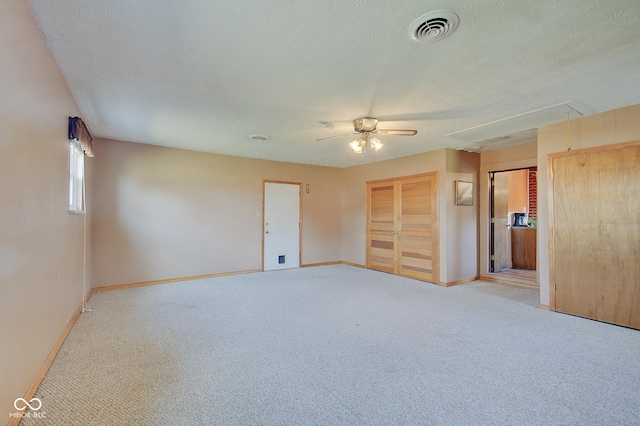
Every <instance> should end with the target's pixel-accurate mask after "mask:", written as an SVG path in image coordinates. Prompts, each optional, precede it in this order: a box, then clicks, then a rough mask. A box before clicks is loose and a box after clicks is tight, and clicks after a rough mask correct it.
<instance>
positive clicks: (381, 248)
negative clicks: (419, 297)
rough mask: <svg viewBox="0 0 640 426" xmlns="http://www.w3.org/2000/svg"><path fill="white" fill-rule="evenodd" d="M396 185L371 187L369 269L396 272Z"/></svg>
mask: <svg viewBox="0 0 640 426" xmlns="http://www.w3.org/2000/svg"><path fill="white" fill-rule="evenodd" d="M395 187H396V184H395V183H394V182H384V183H379V184H370V185H369V191H368V195H369V232H368V238H367V239H368V252H369V253H368V254H369V255H368V262H367V267H368V268H371V269H375V270H377V271H382V272H389V273H391V274H394V273H397V271H396V266H395V265H396V257H397V255H396V230H395V226H396V206H395V205H396V199H395V198H396V197H395V194H396V189H395Z"/></svg>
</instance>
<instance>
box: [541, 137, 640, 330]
mask: <svg viewBox="0 0 640 426" xmlns="http://www.w3.org/2000/svg"><path fill="white" fill-rule="evenodd" d="M625 146H628V144H627V145H625ZM607 149H608V150H607ZM550 162H551V163H550V166H551V171H552V174H551V176H552V179H551V188H550V189H551V191H552V192H551V207H552V209H551V217H550V224H551V226H552V233H551V248H552V252H551V256H552V269H551V280H552V281H551V283H552V285H553V284H555V289H556V290H555V308H556V310H557V311H559V312H565V313H568V314H573V315H578V316H582V317H586V318H591V319H595V320H599V321H604V322H609V323H613V324H619V325H624V326H627V327H633V328H639V329H640V214H639V212H640V143H636V144H634V145H633V146H631V147H628V148H620V149H617V150H611V148H606V147H603V148H602V150H584V151H583V152H582V153H581V152H580V151H577V152H575V151H574V152H573V153H570V154H565V155H561V156H552V159H551V160H550ZM552 291H553V288H552ZM552 300H553V299H552Z"/></svg>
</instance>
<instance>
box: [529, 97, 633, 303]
mask: <svg viewBox="0 0 640 426" xmlns="http://www.w3.org/2000/svg"><path fill="white" fill-rule="evenodd" d="M638 117H640V105H634V106H630V107H626V108H621V109H617V110H613V111H608V112H604V113H601V114H596V115H593V116H589V117H583V118H580V119H576V120H571V145H572V149H573V150H579V149H583V148H591V147H595V146H602V145H611V144H614V143H621V142H631V141H636V140H640V120H638ZM567 135H568V132H567V123H560V124H556V125H553V126H547V127H542V128H540V129H539V130H538V272H539V276H540V303H542V304H543V305H548V304H549V289H550V283H549V210H548V209H549V203H548V196H549V187H548V180H547V156H548V155H549V154H552V153H556V152H562V151H566V149H567V146H568V140H567Z"/></svg>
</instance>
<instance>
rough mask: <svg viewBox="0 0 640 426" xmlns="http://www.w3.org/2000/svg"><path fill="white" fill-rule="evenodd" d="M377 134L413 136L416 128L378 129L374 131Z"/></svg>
mask: <svg viewBox="0 0 640 426" xmlns="http://www.w3.org/2000/svg"><path fill="white" fill-rule="evenodd" d="M376 133H377V134H379V135H391V136H413V135H415V134H416V133H418V131H417V130H401V129H388V130H384V129H378V131H377V132H376Z"/></svg>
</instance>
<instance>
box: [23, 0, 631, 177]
mask: <svg viewBox="0 0 640 426" xmlns="http://www.w3.org/2000/svg"><path fill="white" fill-rule="evenodd" d="M28 1H29V4H30V6H31V8H32V10H33V12H34V15H35V17H36V20H37V21H38V23H39V25H40V27H41V29H42V31H43V33H44V35H45V37H46V39H47V42H48V44H49V46H50V48H51V51H52V52H53V54H54V56H55V58H56V60H57V61H58V64H59V65H60V68H61V69H62V72H63V74H64V75H65V78H66V80H67V82H68V84H69V87H70V88H71V91H72V93H73V95H74V97H75V99H76V101H77V103H78V106H79V108H80V110H81V111H82V114H83V116H84V118H85V121H86V122H87V124H88V126H89V128H90V129H91V131H92V133H93V134H94V135H95V136H98V137H104V138H112V139H120V140H125V141H131V142H141V143H148V144H156V145H163V146H172V147H179V148H186V149H191V150H198V151H206V152H215V153H221V154H229V155H236V156H244V157H253V158H263V159H270V160H279V161H287V162H296V163H306V164H317V165H327V166H337V167H346V166H351V165H356V164H363V163H369V162H374V161H380V160H385V159H390V158H396V157H402V156H406V155H411V154H416V153H421V152H425V151H431V150H435V149H439V148H444V147H448V148H456V149H457V148H463V147H464V148H466V147H471V146H480V145H481V144H482V142H477V141H474V142H473V143H471V142H470V141H463V140H461V139H460V138H456V137H454V136H445V135H449V134H452V133H454V134H455V133H456V132H460V131H463V130H465V129H471V128H475V127H477V126H480V127H481V128H482V129H483V130H484V133H483V134H484V135H485V136H486V137H485V139H490V138H496V137H500V136H503V135H504V134H501V133H500V132H501V129H500V128H496V129H495V131H494V133H495V134H492V129H491V127H490V126H491V125H487V126H486V127H483V125H485V124H487V123H494V122H497V121H499V122H501V123H504V119H506V118H507V117H513V116H519V117H520V118H522V117H524V118H528V119H525V120H520V121H521V122H518V123H516V124H515V125H514V126H515V127H514V126H512V129H511V130H512V132H519V131H524V130H529V129H533V128H536V127H538V126H540V125H545V124H550V123H549V122H541V121H540V118H539V117H538V116H537V115H535V114H532V115H528V113H529V112H530V111H535V110H540V109H545V108H547V107H550V106H553V105H558V104H567V105H569V107H571V108H572V109H574V110H576V111H578V112H580V113H581V114H583V115H587V114H593V113H596V112H602V111H606V110H610V109H614V108H618V107H623V106H627V105H632V104H636V103H640V21H639V16H640V2H639V1H637V0H582V1H565V0H532V1H525V0H519V1H513V0H464V1H456V0H451V1H434V0H423V1H410V0H408V1H406V2H398V1H393V0H386V1H385V0H369V1H365V0H339V1H338V0H327V1H322V2H320V1H315V2H311V1H301V0H264V1H260V2H258V1H249V0H217V1H211V0H189V1H176V0H173V1H171V0H110V1H103V0H56V1H50V0H28ZM438 9H445V10H450V11H452V12H455V13H456V14H458V16H459V17H460V24H459V27H458V29H457V30H456V31H455V32H454V33H453V34H451V35H450V36H449V37H447V38H445V39H443V40H441V41H439V42H437V43H417V42H415V41H413V40H411V39H410V37H409V36H408V28H409V25H410V24H411V23H412V22H413V21H414V20H415V19H416V18H418V17H419V16H421V15H423V14H425V13H427V12H431V11H434V10H438ZM576 114H577V113H576ZM361 116H374V117H377V118H379V119H380V120H381V123H380V124H379V127H380V128H389V129H392V128H401V129H417V130H418V134H417V135H416V136H413V137H402V136H381V137H380V139H381V140H382V142H383V143H384V147H383V148H382V150H380V151H378V152H373V151H372V150H369V151H368V152H366V153H365V154H362V155H358V154H354V153H353V152H352V151H351V150H350V149H349V148H348V142H350V140H351V138H349V137H344V138H336V139H330V140H326V141H322V142H315V139H318V138H322V137H326V136H330V135H333V134H343V133H349V132H350V131H352V130H353V128H352V124H351V121H352V120H353V119H355V118H357V117H361ZM577 116H578V115H576V116H574V117H572V118H576V117H577ZM557 120H558V119H556V121H557ZM321 122H331V123H333V128H329V127H330V126H326V125H325V124H322V123H321ZM251 134H263V135H267V136H269V137H270V139H269V140H268V141H262V142H261V141H254V140H251V139H250V138H249V135H251ZM500 146H501V147H502V146H504V145H503V144H502V145H500ZM477 150H481V149H477Z"/></svg>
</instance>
